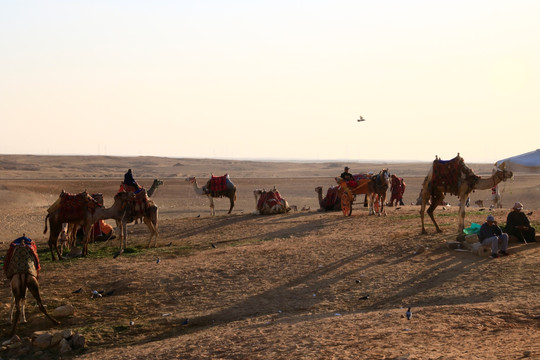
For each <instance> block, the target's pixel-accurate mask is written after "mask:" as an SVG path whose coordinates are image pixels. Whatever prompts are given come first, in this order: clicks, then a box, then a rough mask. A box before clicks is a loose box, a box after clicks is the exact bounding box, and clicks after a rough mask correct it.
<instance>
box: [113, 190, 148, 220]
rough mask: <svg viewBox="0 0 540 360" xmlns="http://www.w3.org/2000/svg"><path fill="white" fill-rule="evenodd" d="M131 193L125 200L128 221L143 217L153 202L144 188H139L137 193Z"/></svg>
mask: <svg viewBox="0 0 540 360" xmlns="http://www.w3.org/2000/svg"><path fill="white" fill-rule="evenodd" d="M132 194H133V195H132V196H130V197H129V198H128V199H127V200H126V204H125V207H126V214H127V217H128V222H131V221H134V220H135V219H139V218H141V217H143V216H144V215H145V214H146V210H147V209H148V208H149V207H150V206H152V205H153V204H154V202H153V201H152V200H150V198H149V197H148V195H147V194H146V190H145V189H144V188H141V190H140V191H139V192H138V193H132ZM115 198H116V196H115Z"/></svg>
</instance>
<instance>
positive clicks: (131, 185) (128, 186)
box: [119, 169, 142, 194]
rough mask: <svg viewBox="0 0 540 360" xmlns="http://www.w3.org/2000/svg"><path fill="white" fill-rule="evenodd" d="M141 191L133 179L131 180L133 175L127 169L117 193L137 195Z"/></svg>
mask: <svg viewBox="0 0 540 360" xmlns="http://www.w3.org/2000/svg"><path fill="white" fill-rule="evenodd" d="M141 190H142V187H140V186H139V184H138V183H137V181H135V179H134V178H133V173H132V172H131V169H129V170H128V171H127V172H126V173H125V174H124V181H123V182H122V184H120V190H119V192H120V191H127V192H133V193H135V194H137V193H138V192H140V191H141Z"/></svg>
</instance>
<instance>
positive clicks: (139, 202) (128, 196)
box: [114, 189, 158, 251]
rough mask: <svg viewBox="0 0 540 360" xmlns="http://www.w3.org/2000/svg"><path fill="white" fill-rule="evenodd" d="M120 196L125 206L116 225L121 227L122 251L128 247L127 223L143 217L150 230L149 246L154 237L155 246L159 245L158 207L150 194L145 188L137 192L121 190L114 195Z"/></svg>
mask: <svg viewBox="0 0 540 360" xmlns="http://www.w3.org/2000/svg"><path fill="white" fill-rule="evenodd" d="M117 198H120V199H121V202H122V204H123V205H122V206H123V208H124V212H123V216H122V217H121V218H120V219H116V225H117V227H119V228H120V251H123V249H125V248H126V247H127V224H129V223H131V222H133V221H136V220H137V219H139V218H141V217H142V219H143V222H144V223H145V224H146V226H147V227H148V230H150V238H149V239H148V245H147V247H148V248H149V247H150V244H151V243H152V239H154V247H156V246H157V238H158V207H157V205H156V204H155V203H154V201H152V200H151V199H150V198H148V196H146V191H145V190H144V189H143V190H142V191H140V192H138V193H137V194H135V193H132V192H124V191H121V192H119V193H117V194H116V195H115V197H114V199H115V202H116V199H117Z"/></svg>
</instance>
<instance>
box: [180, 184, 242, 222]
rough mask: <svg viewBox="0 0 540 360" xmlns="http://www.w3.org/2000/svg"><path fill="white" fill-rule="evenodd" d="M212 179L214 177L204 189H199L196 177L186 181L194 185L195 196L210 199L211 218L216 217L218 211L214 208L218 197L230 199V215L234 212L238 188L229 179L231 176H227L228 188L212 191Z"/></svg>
mask: <svg viewBox="0 0 540 360" xmlns="http://www.w3.org/2000/svg"><path fill="white" fill-rule="evenodd" d="M212 179H214V176H213V175H212V178H211V179H210V180H208V182H207V183H206V185H205V186H203V187H202V188H200V187H199V185H198V184H197V179H196V178H195V176H191V177H188V178H187V179H186V181H189V182H190V183H191V184H192V185H193V190H194V191H195V194H197V195H206V196H207V197H208V199H209V200H210V216H215V215H216V210H215V208H214V198H216V197H223V196H225V197H227V198H229V201H230V203H231V207H230V208H229V212H228V213H227V214H230V213H231V212H232V209H233V207H234V202H235V201H236V186H234V184H233V183H232V182H231V180H230V179H229V175H225V179H226V186H225V188H224V189H223V190H217V191H215V190H212Z"/></svg>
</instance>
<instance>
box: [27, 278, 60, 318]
mask: <svg viewBox="0 0 540 360" xmlns="http://www.w3.org/2000/svg"><path fill="white" fill-rule="evenodd" d="M27 286H28V290H30V293H31V294H32V296H34V299H36V302H37V303H38V306H39V310H41V312H42V313H44V314H45V316H46V317H48V318H49V320H51V321H52V322H53V323H54V324H56V325H58V324H60V322H59V321H58V320H56V319H55V318H53V317H52V316H51V315H49V313H48V312H47V309H46V308H45V306H43V302H42V301H41V296H40V294H39V283H38V281H37V279H36V278H35V277H34V276H32V275H29V274H27Z"/></svg>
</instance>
